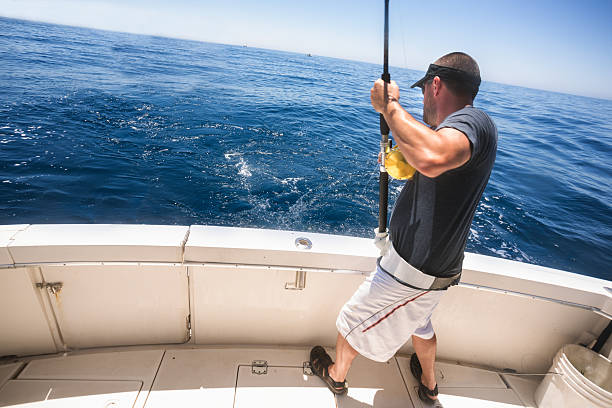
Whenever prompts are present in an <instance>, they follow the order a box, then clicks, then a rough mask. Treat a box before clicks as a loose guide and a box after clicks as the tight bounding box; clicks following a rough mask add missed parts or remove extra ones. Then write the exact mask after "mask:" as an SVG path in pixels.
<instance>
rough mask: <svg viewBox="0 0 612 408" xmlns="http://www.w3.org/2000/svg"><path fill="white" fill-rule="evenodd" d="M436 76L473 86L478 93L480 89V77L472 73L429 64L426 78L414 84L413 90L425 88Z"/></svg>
mask: <svg viewBox="0 0 612 408" xmlns="http://www.w3.org/2000/svg"><path fill="white" fill-rule="evenodd" d="M436 76H438V77H440V78H442V79H453V80H455V81H458V82H462V83H464V84H466V85H471V86H472V87H473V89H474V90H475V91H476V92H478V87H479V86H480V75H474V74H472V73H470V72H467V71H463V70H461V69H457V68H451V67H445V66H442V65H436V64H429V68H428V69H427V72H426V73H425V76H424V77H423V78H421V79H419V80H418V81H416V82H415V83H414V84H412V86H411V88H416V87H419V88H423V87H424V86H425V83H426V82H427V81H429V80H430V79H433V78H434V77H436Z"/></svg>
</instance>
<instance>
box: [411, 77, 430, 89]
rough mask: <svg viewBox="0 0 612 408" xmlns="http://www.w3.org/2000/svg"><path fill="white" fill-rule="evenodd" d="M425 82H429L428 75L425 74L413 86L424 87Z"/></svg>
mask: <svg viewBox="0 0 612 408" xmlns="http://www.w3.org/2000/svg"><path fill="white" fill-rule="evenodd" d="M425 82H427V75H425V76H424V77H423V78H421V79H419V80H418V81H416V82H415V83H414V84H412V86H411V88H416V87H419V88H423V86H424V85H425Z"/></svg>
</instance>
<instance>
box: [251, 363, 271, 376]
mask: <svg viewBox="0 0 612 408" xmlns="http://www.w3.org/2000/svg"><path fill="white" fill-rule="evenodd" d="M251 373H252V374H257V375H264V374H268V362H267V361H266V360H255V361H253V362H252V363H251Z"/></svg>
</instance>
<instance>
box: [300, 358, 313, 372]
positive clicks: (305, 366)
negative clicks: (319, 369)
mask: <svg viewBox="0 0 612 408" xmlns="http://www.w3.org/2000/svg"><path fill="white" fill-rule="evenodd" d="M302 368H303V370H304V375H314V373H313V372H312V366H311V365H310V361H304V364H302Z"/></svg>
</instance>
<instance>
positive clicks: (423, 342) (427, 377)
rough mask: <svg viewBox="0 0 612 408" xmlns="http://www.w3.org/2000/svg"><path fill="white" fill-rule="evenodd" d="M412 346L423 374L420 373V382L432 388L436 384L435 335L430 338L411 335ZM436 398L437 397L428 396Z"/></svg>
mask: <svg viewBox="0 0 612 408" xmlns="http://www.w3.org/2000/svg"><path fill="white" fill-rule="evenodd" d="M412 346H413V347H414V351H415V352H416V354H417V357H418V358H419V362H420V363H421V368H422V369H423V374H422V375H421V382H422V383H423V385H424V386H426V387H427V388H429V389H430V390H433V389H434V387H435V386H436V378H435V373H434V362H435V361H436V335H435V334H434V335H433V337H432V338H431V339H423V338H421V337H419V336H415V335H413V336H412ZM430 398H432V399H437V397H430Z"/></svg>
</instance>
